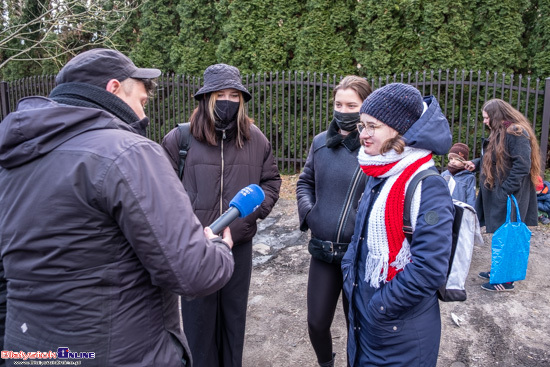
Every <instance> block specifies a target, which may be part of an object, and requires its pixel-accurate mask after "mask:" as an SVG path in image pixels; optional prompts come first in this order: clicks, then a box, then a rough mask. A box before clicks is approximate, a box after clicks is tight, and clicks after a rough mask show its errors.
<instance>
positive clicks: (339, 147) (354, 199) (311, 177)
mask: <svg viewBox="0 0 550 367" xmlns="http://www.w3.org/2000/svg"><path fill="white" fill-rule="evenodd" d="M327 142H328V145H330V146H331V147H330V148H329V147H328V146H327ZM359 146H360V143H359V138H358V136H357V132H356V131H355V132H352V133H350V134H349V135H347V137H346V138H345V139H344V140H342V141H341V135H340V134H338V131H337V126H336V124H335V123H334V122H333V123H331V125H330V127H329V130H328V131H324V132H322V133H320V134H319V135H317V136H316V137H315V138H314V139H313V143H312V144H311V148H310V151H309V155H308V156H307V161H306V165H305V167H304V170H303V172H302V173H301V174H300V178H299V179H298V183H297V185H296V198H297V199H298V215H299V219H300V229H301V230H302V231H306V230H307V229H308V228H309V229H311V236H312V237H315V238H317V239H320V240H323V241H333V242H340V243H349V242H350V240H351V236H352V235H353V229H354V225H355V215H356V214H357V205H358V201H359V198H360V197H361V194H362V193H363V190H364V188H365V181H366V177H367V176H366V175H365V174H363V173H362V172H358V170H359V169H360V168H359V163H358V162H357V153H358V148H359ZM352 191H354V194H353V195H352V196H351V197H350V192H352ZM346 213H349V214H348V215H347V216H345V214H346Z"/></svg>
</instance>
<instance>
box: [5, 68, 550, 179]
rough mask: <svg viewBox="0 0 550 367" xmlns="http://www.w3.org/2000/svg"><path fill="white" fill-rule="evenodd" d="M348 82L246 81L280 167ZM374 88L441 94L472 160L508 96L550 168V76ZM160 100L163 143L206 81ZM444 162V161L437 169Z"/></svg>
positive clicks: (405, 77)
mask: <svg viewBox="0 0 550 367" xmlns="http://www.w3.org/2000/svg"><path fill="white" fill-rule="evenodd" d="M54 79H55V78H54V77H53V76H34V77H29V78H25V79H21V80H17V81H13V82H2V83H1V84H0V116H1V117H2V118H4V117H5V116H6V115H7V114H8V113H9V112H10V111H12V110H13V109H15V106H16V103H17V101H18V100H19V99H21V98H23V97H26V96H30V95H43V96H46V95H48V94H49V92H50V91H51V90H52V89H53V87H54V86H55V80H54ZM340 79H341V76H336V75H333V74H323V73H311V72H298V71H281V72H266V73H258V74H249V75H243V83H244V84H245V86H246V87H247V88H248V90H249V91H250V93H251V94H252V99H251V100H250V101H249V102H248V112H249V115H250V116H251V117H252V118H253V119H254V121H255V124H256V125H257V126H258V127H259V128H260V129H261V130H262V131H263V132H264V134H265V135H266V136H267V138H268V139H269V140H270V141H271V143H272V146H273V152H274V154H275V156H276V159H277V160H278V163H279V167H280V169H281V170H282V171H283V172H286V173H297V172H299V171H300V170H301V168H302V167H303V165H304V163H305V160H306V158H307V154H308V151H309V146H310V144H311V140H312V139H313V137H314V136H315V135H316V134H318V133H319V132H321V131H323V130H325V129H326V128H327V126H328V124H329V122H330V119H331V117H332V100H331V99H332V89H333V88H334V86H336V84H338V82H339V81H340ZM368 80H369V82H370V83H371V85H372V87H373V89H376V88H379V87H381V86H383V85H385V84H388V83H392V82H403V83H407V84H411V85H413V86H415V87H416V88H418V89H419V90H420V92H421V93H422V94H423V95H434V96H435V97H436V98H437V99H438V101H439V104H440V105H441V108H442V110H443V112H444V114H445V116H447V119H448V120H449V124H450V127H451V131H452V132H453V141H454V142H458V141H460V142H463V143H465V144H467V145H468V146H469V147H470V149H471V151H472V157H476V156H479V154H480V150H481V139H482V138H484V137H485V136H486V135H487V130H486V129H484V126H483V124H482V117H481V107H482V106H483V103H484V102H485V101H486V100H488V99H491V98H502V99H504V100H506V101H507V102H509V103H510V104H512V106H514V107H515V108H517V109H518V110H519V111H521V112H522V113H523V114H524V115H525V116H526V117H527V118H528V119H529V121H531V122H532V124H533V128H534V129H535V132H536V133H537V136H538V137H539V139H540V140H539V141H540V146H541V155H542V162H543V166H544V168H546V167H548V154H547V152H548V146H549V141H548V135H549V126H550V78H547V79H545V80H540V79H531V78H530V77H523V76H522V75H517V76H516V75H514V74H509V75H506V74H504V73H489V72H484V73H482V72H480V71H478V72H474V71H457V70H454V71H449V70H446V71H442V70H439V71H434V70H432V71H424V72H416V73H407V74H404V73H402V74H394V75H391V76H386V77H375V78H370V79H368ZM158 84H159V88H158V92H157V93H156V95H155V96H154V97H153V98H152V100H151V102H150V103H149V104H148V105H147V110H148V111H147V112H148V116H149V117H150V120H151V125H150V127H149V129H148V136H149V137H150V138H151V139H152V140H155V141H157V142H160V141H161V140H162V138H163V136H164V135H165V134H166V133H167V132H168V131H170V129H172V128H173V127H174V126H175V125H176V124H177V123H178V122H185V121H187V120H188V118H189V116H190V115H191V112H192V111H193V109H194V108H195V107H196V101H195V100H194V98H193V94H194V93H195V92H196V91H197V90H198V89H199V88H200V87H201V86H202V78H200V77H195V76H188V75H175V74H163V75H161V77H160V78H159V80H158ZM444 164H445V162H444V157H438V165H439V166H443V165H444Z"/></svg>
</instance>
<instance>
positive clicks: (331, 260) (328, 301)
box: [296, 75, 372, 367]
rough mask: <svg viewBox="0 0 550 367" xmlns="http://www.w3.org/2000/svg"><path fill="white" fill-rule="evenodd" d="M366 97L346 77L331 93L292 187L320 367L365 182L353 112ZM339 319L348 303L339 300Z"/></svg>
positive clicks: (328, 352) (329, 354)
mask: <svg viewBox="0 0 550 367" xmlns="http://www.w3.org/2000/svg"><path fill="white" fill-rule="evenodd" d="M371 92H372V89H371V86H370V84H369V82H368V81H367V80H366V79H365V78H361V77H358V76H355V75H349V76H346V77H345V78H344V79H342V81H340V83H339V84H338V85H337V86H336V87H335V88H334V90H333V99H334V114H333V118H332V121H331V123H330V125H329V127H328V130H327V131H323V132H322V133H320V134H318V135H317V136H316V137H315V138H314V139H313V143H312V144H311V149H310V151H309V155H308V156H307V161H306V165H305V167H304V170H303V172H302V173H301V174H300V178H299V179H298V183H297V185H296V198H297V199H298V215H299V217H300V229H301V230H303V231H306V230H307V229H310V230H311V240H310V242H309V245H308V249H309V252H310V253H311V261H310V264H309V277H308V285H307V324H308V332H309V339H310V340H311V345H312V346H313V350H314V351H315V355H316V356H317V362H318V363H319V365H320V366H322V367H331V366H334V353H333V351H332V335H331V333H330V326H331V325H332V320H333V319H334V312H335V311H336V305H337V303H338V298H339V297H340V293H341V292H342V269H341V266H340V265H341V260H342V256H343V255H344V253H345V252H346V249H347V247H348V245H349V243H350V241H351V236H352V235H353V224H354V223H355V215H356V213H357V205H358V202H359V198H360V197H361V194H362V193H363V190H364V188H365V181H366V178H367V177H366V176H365V175H364V174H363V173H362V172H361V171H360V168H359V165H358V164H357V153H358V151H359V149H360V147H361V143H360V141H359V132H358V131H357V123H358V122H359V109H360V108H361V105H362V103H363V101H364V100H365V98H367V96H368V95H369V94H370V93H371ZM342 305H343V307H344V313H345V314H346V319H347V311H348V301H347V299H346V297H345V296H343V297H342Z"/></svg>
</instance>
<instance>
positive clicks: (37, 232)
mask: <svg viewBox="0 0 550 367" xmlns="http://www.w3.org/2000/svg"><path fill="white" fill-rule="evenodd" d="M131 130H132V129H131V128H130V127H129V125H128V124H126V123H125V122H122V121H121V120H119V119H117V118H116V117H114V116H113V115H111V114H109V113H107V112H105V111H103V110H100V109H95V108H85V107H75V106H69V105H62V104H58V103H56V102H54V101H52V100H50V99H47V98H43V97H31V98H26V99H23V100H22V101H21V102H20V103H19V106H18V109H17V111H16V112H14V113H11V114H10V115H9V116H8V117H7V118H6V119H5V120H4V121H3V122H2V123H1V124H0V166H1V168H0V203H1V205H0V228H1V230H0V245H1V255H2V262H3V266H4V271H5V277H6V279H7V320H6V334H5V344H4V350H14V351H20V350H22V351H49V350H52V351H57V348H59V347H68V348H69V349H70V350H71V351H73V352H94V353H95V359H94V360H92V361H86V365H95V366H180V365H182V356H183V354H184V348H185V349H186V350H187V349H188V348H187V341H186V339H185V336H184V334H183V330H182V329H181V326H180V313H179V311H178V296H177V295H178V294H180V295H185V296H202V295H205V294H208V293H212V292H214V291H216V290H218V289H219V288H221V287H222V286H223V285H224V284H225V283H226V282H227V281H228V280H229V278H230V276H231V274H232V270H233V258H232V255H231V252H230V250H229V248H228V247H227V246H225V245H224V244H223V243H222V242H221V241H215V242H212V241H210V240H207V239H206V237H205V236H204V233H203V229H202V226H201V224H200V223H199V221H198V220H197V218H196V217H195V216H194V214H193V211H192V208H191V203H190V201H189V198H188V197H187V195H186V193H185V190H184V189H183V187H182V185H181V183H180V182H179V180H178V177H177V175H175V174H174V171H173V169H172V167H171V166H170V164H169V162H168V160H167V159H166V156H165V154H164V150H163V149H162V147H160V145H158V144H156V143H154V142H152V141H151V140H149V139H147V138H144V137H142V136H140V135H138V134H136V133H134V132H133V131H131Z"/></svg>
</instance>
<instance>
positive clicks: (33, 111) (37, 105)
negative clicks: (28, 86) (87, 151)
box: [0, 97, 132, 168]
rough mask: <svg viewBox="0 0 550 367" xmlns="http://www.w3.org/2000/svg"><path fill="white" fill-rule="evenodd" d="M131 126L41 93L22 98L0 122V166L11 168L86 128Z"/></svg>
mask: <svg viewBox="0 0 550 367" xmlns="http://www.w3.org/2000/svg"><path fill="white" fill-rule="evenodd" d="M97 129H124V130H130V131H132V128H131V127H130V126H129V125H127V124H125V123H124V122H122V121H120V120H118V119H117V118H115V117H114V116H113V115H111V114H109V113H108V112H105V111H102V110H99V109H95V108H85V107H76V106H69V105H63V104H59V103H57V102H54V101H52V100H50V99H48V98H45V97H28V98H23V99H21V100H20V101H19V103H18V105H17V111H15V112H12V113H10V114H9V115H8V116H7V117H6V118H5V119H4V120H3V121H2V123H0V166H2V167H4V168H13V167H17V166H20V165H22V164H25V163H27V162H30V161H32V160H33V159H36V158H38V157H40V156H42V155H45V154H47V153H49V152H51V151H52V150H53V149H55V148H56V147H58V146H59V145H61V144H63V143H64V142H66V141H67V140H69V139H71V138H73V137H75V136H76V135H78V134H81V133H83V132H86V131H90V130H97Z"/></svg>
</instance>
